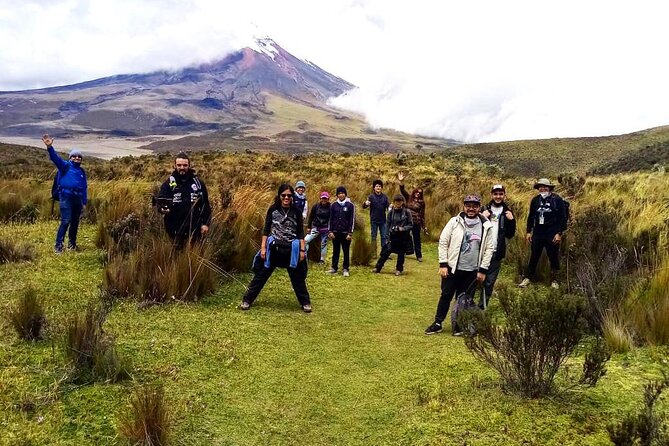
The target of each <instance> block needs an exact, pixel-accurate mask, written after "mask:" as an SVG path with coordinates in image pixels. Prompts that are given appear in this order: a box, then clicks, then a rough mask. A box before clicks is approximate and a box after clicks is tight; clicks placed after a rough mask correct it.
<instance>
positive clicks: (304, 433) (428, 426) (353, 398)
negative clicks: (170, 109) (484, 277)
mask: <svg viewBox="0 0 669 446" xmlns="http://www.w3.org/2000/svg"><path fill="white" fill-rule="evenodd" d="M56 225H57V222H55V221H53V222H43V223H38V224H36V225H30V226H28V225H15V226H3V227H2V228H0V235H3V236H4V235H12V236H13V237H15V238H21V239H24V240H29V241H31V242H32V243H34V244H35V245H36V247H37V251H38V258H37V259H36V260H35V261H34V262H29V263H23V264H9V265H2V266H0V281H2V283H3V291H4V292H3V294H2V297H0V306H3V307H4V306H5V305H7V304H8V303H9V302H13V301H14V299H15V298H16V297H17V296H18V295H19V293H21V292H22V290H23V289H24V288H25V287H26V286H27V284H28V283H30V284H32V285H33V286H34V287H35V288H36V290H37V292H38V293H39V294H40V295H41V296H44V299H45V305H46V308H47V310H46V311H47V319H48V320H49V321H50V322H51V325H50V328H49V333H50V339H48V340H47V341H43V342H40V343H30V344H29V343H24V342H21V341H19V340H18V339H16V337H15V335H14V333H12V332H11V330H10V329H9V328H8V327H3V329H2V331H1V332H0V431H1V432H3V435H1V436H0V444H77V445H82V444H123V441H122V440H121V437H119V436H118V432H117V425H118V422H119V421H118V420H119V418H120V414H121V413H124V412H125V411H127V410H128V408H129V399H128V398H129V395H130V393H131V390H132V389H133V387H134V386H135V385H136V383H137V382H138V383H153V384H155V383H162V384H163V386H164V388H165V394H166V398H167V400H168V402H169V403H170V408H171V409H172V411H173V415H174V419H175V424H174V428H173V431H172V438H173V440H174V443H175V444H185V445H199V444H220V445H228V444H229V445H255V444H276V445H283V444H285V445H292V444H309V445H320V444H353V445H355V444H360V445H362V444H365V445H367V444H393V445H395V444H406V445H414V444H425V445H450V444H472V445H490V444H510V445H516V444H518V445H521V444H536V445H539V444H540V445H549V444H560V445H586V444H587V445H596V444H602V445H604V444H608V437H607V434H606V431H605V426H606V424H607V423H608V422H610V421H612V420H614V419H619V418H621V417H622V415H623V413H624V412H625V411H627V410H630V409H632V408H634V407H636V406H637V405H638V402H639V401H640V398H641V388H642V385H643V383H644V382H645V381H644V379H645V378H648V377H654V376H658V370H659V364H660V363H661V361H663V360H664V359H665V358H666V354H667V350H666V349H663V348H641V349H637V350H634V351H633V352H631V353H627V354H624V355H616V356H614V358H613V360H612V361H611V363H610V365H609V373H608V374H607V376H606V377H604V378H603V380H602V381H601V383H600V384H599V385H598V387H596V388H594V389H591V390H588V391H586V392H583V393H575V394H567V395H563V396H562V397H558V398H549V399H542V400H523V399H520V398H518V397H516V396H510V395H506V394H504V393H502V392H501V390H500V387H499V380H498V378H497V376H496V375H495V374H494V372H493V371H491V370H490V369H488V368H487V367H485V366H484V365H483V364H481V363H479V362H477V361H476V360H474V359H473V357H472V356H471V355H470V354H469V353H468V352H467V350H466V349H465V347H464V344H463V342H462V339H459V338H454V337H451V336H450V335H447V334H441V335H435V336H425V335H423V330H424V328H425V327H426V326H427V325H428V324H429V323H430V322H431V320H432V317H433V315H434V311H435V307H436V302H437V299H438V295H439V279H438V277H437V272H436V270H437V265H436V248H435V245H434V244H428V245H427V247H426V253H425V259H426V261H425V262H424V263H418V262H416V261H415V259H413V258H409V259H407V262H406V266H405V271H406V275H405V276H402V277H399V278H398V277H394V276H393V275H392V272H393V271H394V268H393V267H394V263H393V262H394V261H389V262H388V263H387V264H386V266H385V268H384V270H383V272H382V274H379V275H372V274H371V273H370V272H369V268H363V267H360V268H355V267H354V268H352V273H351V277H350V278H348V279H344V278H343V277H342V276H335V277H331V276H328V275H326V274H325V273H324V269H325V268H322V267H318V266H315V265H314V266H312V267H311V269H310V272H309V278H308V287H309V290H310V292H311V295H312V301H313V305H314V312H313V313H312V314H309V315H308V314H304V313H303V312H302V311H301V310H300V307H299V305H298V303H297V300H296V299H295V297H294V294H293V292H292V289H291V288H290V283H289V280H288V278H287V275H286V273H285V271H281V270H278V271H277V272H276V273H275V274H274V276H273V277H272V279H270V282H269V283H268V285H267V286H266V288H265V290H264V291H263V292H262V293H261V295H260V296H259V298H258V300H257V301H256V303H255V305H254V306H253V307H252V308H251V310H250V311H248V312H241V311H239V310H238V309H237V308H236V306H237V304H238V302H239V300H240V298H241V295H242V293H243V291H244V287H243V285H242V283H247V282H248V280H249V278H250V276H249V275H247V274H245V275H240V276H238V277H237V278H238V279H239V282H238V281H229V282H226V283H224V284H223V285H222V287H221V288H220V289H219V291H218V292H216V293H215V294H214V295H212V296H210V297H208V298H206V299H204V300H203V301H201V302H198V303H194V304H183V303H175V304H172V305H165V306H158V307H151V308H149V309H146V310H138V309H137V307H136V304H135V303H134V302H131V301H122V302H120V303H118V304H117V305H116V306H115V307H114V309H113V311H112V313H111V314H110V316H109V318H108V320H107V322H106V324H105V330H106V331H107V332H108V333H111V334H112V335H114V336H115V337H116V342H117V348H118V352H119V354H120V355H122V356H124V357H126V358H128V359H129V360H130V362H131V365H132V371H131V373H132V375H133V380H132V381H128V382H125V383H120V384H95V385H89V386H81V387H77V386H74V385H72V384H68V383H66V382H63V383H60V384H59V385H57V384H56V383H57V382H58V381H59V379H60V378H61V377H62V376H63V373H64V370H65V368H64V361H65V360H64V358H63V356H62V354H61V352H60V350H59V338H58V336H59V334H58V333H59V330H61V328H60V324H61V323H62V322H63V321H64V320H66V318H67V316H69V315H70V314H71V313H72V312H74V311H83V309H84V308H85V305H86V303H87V302H88V301H89V299H92V298H94V296H95V295H96V288H97V285H98V284H99V283H100V282H101V278H102V267H101V266H100V264H99V262H98V259H99V254H98V252H97V251H96V250H95V248H94V245H93V241H92V239H93V235H94V232H95V230H94V228H93V227H92V226H90V225H84V226H83V228H82V239H81V242H80V245H81V247H82V248H83V251H82V252H79V253H68V254H64V255H62V256H55V255H53V253H52V245H53V240H52V239H53V236H54V233H55V230H56ZM510 270H511V268H507V269H506V270H505V272H504V277H503V278H502V279H501V280H509V279H508V278H509V277H510V275H511V272H510ZM240 282H241V283H240ZM496 305H497V303H496V301H493V307H492V310H493V311H495V306H496ZM575 372H578V371H575ZM133 381H134V382H135V383H133ZM26 401H27V402H32V403H33V404H34V410H32V411H30V410H28V411H25V410H24V411H22V410H20V407H21V406H22V405H23V406H24V407H26V405H25V404H23V403H25V402H26ZM31 442H32V443H31Z"/></svg>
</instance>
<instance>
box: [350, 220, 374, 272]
mask: <svg viewBox="0 0 669 446" xmlns="http://www.w3.org/2000/svg"><path fill="white" fill-rule="evenodd" d="M375 248H376V245H372V242H371V240H370V238H369V226H367V224H366V223H365V219H364V218H363V217H362V215H361V214H359V213H358V214H356V218H355V233H354V234H353V243H352V246H351V264H352V265H356V266H367V265H369V262H371V260H372V257H374V251H375Z"/></svg>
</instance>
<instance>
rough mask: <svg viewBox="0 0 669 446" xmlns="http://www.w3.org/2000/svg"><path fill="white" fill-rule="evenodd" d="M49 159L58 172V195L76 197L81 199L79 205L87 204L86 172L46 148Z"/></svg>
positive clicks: (51, 148) (51, 149) (50, 148)
mask: <svg viewBox="0 0 669 446" xmlns="http://www.w3.org/2000/svg"><path fill="white" fill-rule="evenodd" d="M47 150H48V152H49V158H50V159H51V161H52V162H53V164H55V165H56V168H58V172H60V180H59V185H60V194H61V195H62V196H65V197H67V196H72V195H76V196H79V197H81V203H82V204H86V203H87V202H88V182H87V181H86V172H85V171H84V169H82V168H81V166H80V165H79V164H78V163H73V162H72V161H65V160H64V159H62V158H61V157H59V156H58V154H57V153H56V151H55V150H54V148H53V147H48V149H47Z"/></svg>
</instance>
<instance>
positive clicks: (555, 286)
mask: <svg viewBox="0 0 669 446" xmlns="http://www.w3.org/2000/svg"><path fill="white" fill-rule="evenodd" d="M551 288H555V289H556V290H557V289H558V288H560V284H559V283H558V281H557V280H553V281H552V282H551Z"/></svg>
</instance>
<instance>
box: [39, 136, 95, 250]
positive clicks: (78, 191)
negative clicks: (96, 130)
mask: <svg viewBox="0 0 669 446" xmlns="http://www.w3.org/2000/svg"><path fill="white" fill-rule="evenodd" d="M42 142H44V145H46V149H47V151H48V152H49V158H50V159H51V161H52V162H53V163H54V164H55V165H56V168H58V174H59V181H58V198H59V200H60V226H59V227H58V232H57V233H56V246H55V252H56V254H61V253H62V252H63V242H64V240H65V233H66V232H67V233H68V244H67V248H68V249H71V250H76V249H77V231H78V230H79V218H80V217H81V213H82V211H83V210H84V208H85V207H86V203H87V202H88V183H87V181H86V172H85V171H84V169H82V168H81V160H82V158H83V154H82V153H81V151H79V150H77V149H72V150H71V151H70V156H69V160H68V161H65V160H64V159H62V158H61V157H60V156H58V154H57V153H56V151H55V150H54V148H53V138H52V137H50V136H49V135H44V136H42ZM68 229H69V231H68Z"/></svg>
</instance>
